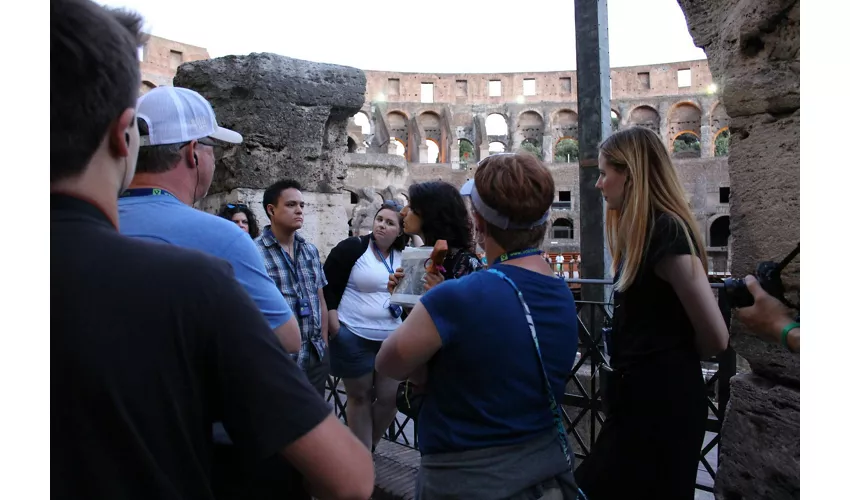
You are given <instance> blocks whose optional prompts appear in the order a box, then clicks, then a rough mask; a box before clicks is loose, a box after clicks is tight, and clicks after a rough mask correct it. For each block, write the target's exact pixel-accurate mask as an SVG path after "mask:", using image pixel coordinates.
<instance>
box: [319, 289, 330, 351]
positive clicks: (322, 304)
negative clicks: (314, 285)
mask: <svg viewBox="0 0 850 500" xmlns="http://www.w3.org/2000/svg"><path fill="white" fill-rule="evenodd" d="M319 304H320V306H319V307H320V308H321V310H322V339H323V340H324V341H325V345H328V303H327V302H325V292H324V291H323V289H322V288H319Z"/></svg>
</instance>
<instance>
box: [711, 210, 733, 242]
mask: <svg viewBox="0 0 850 500" xmlns="http://www.w3.org/2000/svg"><path fill="white" fill-rule="evenodd" d="M729 236H730V232H729V216H728V215H724V216H723V217H718V218H717V219H715V220H714V222H712V223H711V227H710V228H709V229H708V241H709V246H712V247H725V246H729Z"/></svg>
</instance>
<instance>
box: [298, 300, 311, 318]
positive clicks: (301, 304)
mask: <svg viewBox="0 0 850 500" xmlns="http://www.w3.org/2000/svg"><path fill="white" fill-rule="evenodd" d="M312 313H313V311H312V310H311V309H310V301H309V300H307V299H306V298H303V299H298V316H300V317H302V318H304V317H306V316H310V315H311V314H312Z"/></svg>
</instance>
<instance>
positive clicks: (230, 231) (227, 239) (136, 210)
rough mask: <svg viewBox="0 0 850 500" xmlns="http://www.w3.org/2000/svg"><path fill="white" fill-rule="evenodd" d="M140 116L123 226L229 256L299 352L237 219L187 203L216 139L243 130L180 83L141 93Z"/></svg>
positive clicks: (204, 177)
mask: <svg viewBox="0 0 850 500" xmlns="http://www.w3.org/2000/svg"><path fill="white" fill-rule="evenodd" d="M138 118H139V133H140V135H141V148H140V149H139V160H138V167H137V168H136V175H135V177H134V178H133V182H132V183H131V184H130V189H128V190H127V191H125V192H124V193H123V194H122V196H121V199H120V200H119V210H120V227H121V232H122V233H123V234H126V235H127V236H132V237H136V238H144V239H147V240H153V241H159V242H164V243H169V244H172V245H177V246H181V247H187V248H193V249H196V250H200V251H202V252H205V253H208V254H211V255H214V256H216V257H220V258H222V259H224V260H226V261H228V262H230V265H231V266H233V271H234V274H235V275H236V279H237V281H239V283H241V284H242V286H243V287H244V288H245V290H246V291H247V292H248V295H250V296H251V298H252V299H254V302H255V303H256V304H257V307H259V309H260V311H262V313H263V315H264V316H265V317H266V320H267V321H268V322H269V326H271V327H272V329H273V330H274V332H275V334H276V335H277V337H278V339H279V340H280V342H281V344H282V345H283V347H284V349H286V350H287V352H298V350H299V348H300V347H301V332H300V331H299V329H298V322H297V319H296V318H295V317H294V316H293V315H292V310H291V309H290V308H289V305H288V304H287V303H286V301H285V300H284V298H283V297H282V296H281V294H280V291H279V290H278V289H277V287H276V286H275V284H274V282H273V281H272V280H271V278H269V276H268V274H267V273H266V268H265V264H264V263H263V260H262V258H261V257H260V255H259V253H258V252H257V248H256V247H255V246H254V243H253V242H252V241H251V238H250V237H249V236H248V235H247V234H245V232H244V231H241V230H240V229H239V228H238V227H237V226H236V225H235V224H233V223H231V222H229V221H226V220H224V219H222V218H221V217H216V216H214V215H211V214H208V213H205V212H202V211H200V210H196V209H195V208H193V207H192V205H194V204H195V202H197V201H198V200H200V199H202V198H203V197H204V196H206V194H207V191H208V190H209V188H210V184H211V183H212V178H213V171H214V170H215V153H214V152H215V147H216V145H217V144H220V143H217V141H221V142H228V143H233V144H238V143H241V142H242V136H241V135H239V134H238V133H236V132H234V131H232V130H228V129H226V128H223V127H219V126H218V124H217V123H216V119H215V113H214V112H213V109H212V107H211V106H210V104H209V102H207V100H206V99H204V98H203V97H202V96H201V95H200V94H198V93H197V92H195V91H192V90H189V89H185V88H179V87H158V88H156V89H153V90H151V91H150V92H148V93H147V94H145V95H144V96H142V97H141V98H139V101H138Z"/></svg>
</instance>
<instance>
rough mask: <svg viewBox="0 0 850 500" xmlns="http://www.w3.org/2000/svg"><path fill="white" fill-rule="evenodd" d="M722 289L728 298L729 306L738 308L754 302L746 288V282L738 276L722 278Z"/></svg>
mask: <svg viewBox="0 0 850 500" xmlns="http://www.w3.org/2000/svg"><path fill="white" fill-rule="evenodd" d="M723 289H724V291H725V292H726V297H727V299H728V300H729V307H732V308H735V309H738V308H741V307H749V306H751V305H753V304H755V299H753V296H752V295H751V294H750V291H749V290H748V289H747V284H746V283H744V280H742V279H740V278H726V279H725V280H723Z"/></svg>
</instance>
